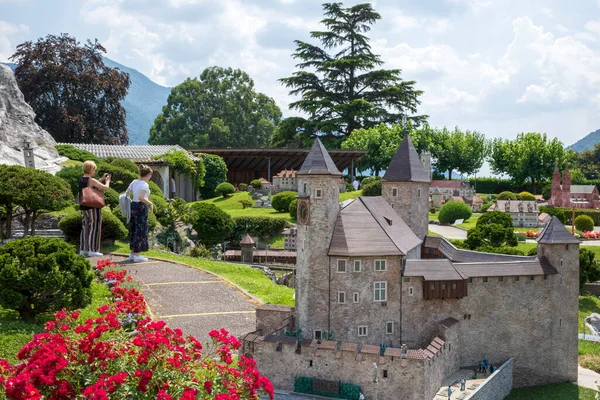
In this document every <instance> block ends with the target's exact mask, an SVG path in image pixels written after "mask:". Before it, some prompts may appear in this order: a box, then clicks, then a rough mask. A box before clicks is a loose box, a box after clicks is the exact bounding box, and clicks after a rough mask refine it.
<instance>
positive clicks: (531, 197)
mask: <svg viewBox="0 0 600 400" xmlns="http://www.w3.org/2000/svg"><path fill="white" fill-rule="evenodd" d="M519 200H533V201H535V196H534V195H533V194H531V193H529V192H521V193H519Z"/></svg>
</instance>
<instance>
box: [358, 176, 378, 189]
mask: <svg viewBox="0 0 600 400" xmlns="http://www.w3.org/2000/svg"><path fill="white" fill-rule="evenodd" d="M380 180H381V177H380V176H367V177H366V178H365V179H363V180H362V181H361V182H360V187H362V188H363V190H364V186H367V185H370V184H371V183H373V182H377V181H380Z"/></svg>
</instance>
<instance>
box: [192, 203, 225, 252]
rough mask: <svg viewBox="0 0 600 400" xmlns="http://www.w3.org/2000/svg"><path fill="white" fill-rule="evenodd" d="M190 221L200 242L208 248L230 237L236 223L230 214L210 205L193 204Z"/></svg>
mask: <svg viewBox="0 0 600 400" xmlns="http://www.w3.org/2000/svg"><path fill="white" fill-rule="evenodd" d="M190 220H191V223H192V227H193V228H194V230H195V231H196V233H197V234H198V239H199V240H200V242H202V243H204V244H206V245H208V246H211V245H215V244H217V243H220V242H221V241H223V240H224V239H225V238H227V237H229V235H231V232H232V231H233V229H234V227H235V222H234V221H233V219H231V217H230V216H229V214H227V213H226V212H225V211H223V210H221V209H220V208H218V207H217V206H215V205H214V204H209V203H194V204H192V206H191V210H190Z"/></svg>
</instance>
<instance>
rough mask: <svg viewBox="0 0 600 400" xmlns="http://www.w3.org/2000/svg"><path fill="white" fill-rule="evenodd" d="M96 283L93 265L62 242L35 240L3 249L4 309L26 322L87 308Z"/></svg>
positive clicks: (0, 300)
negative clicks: (38, 315)
mask: <svg viewBox="0 0 600 400" xmlns="http://www.w3.org/2000/svg"><path fill="white" fill-rule="evenodd" d="M92 279H93V273H92V269H91V267H90V264H89V263H88V262H87V261H86V260H85V259H84V258H83V257H79V256H77V255H75V248H74V246H72V245H69V244H67V243H65V242H64V241H63V240H61V239H56V238H44V237H40V236H34V237H30V238H25V239H19V240H15V241H12V242H8V243H6V244H4V245H3V246H2V247H0V305H2V307H6V308H11V309H14V310H16V311H17V312H18V313H19V315H20V316H21V318H23V319H25V320H32V319H33V318H34V317H35V315H37V314H40V313H43V312H48V311H58V310H60V309H61V308H63V307H65V308H68V309H75V308H80V307H85V306H86V305H87V304H88V303H89V302H90V301H91V289H90V286H91V283H92Z"/></svg>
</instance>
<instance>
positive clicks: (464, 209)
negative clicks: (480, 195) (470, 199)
mask: <svg viewBox="0 0 600 400" xmlns="http://www.w3.org/2000/svg"><path fill="white" fill-rule="evenodd" d="M471 215H473V211H472V210H471V207H469V206H468V205H467V204H465V203H462V202H460V201H451V202H449V203H446V204H444V205H443V206H442V208H440V212H439V214H438V220H439V221H440V222H441V223H442V224H453V223H454V221H456V220H457V219H464V220H467V219H469V218H471Z"/></svg>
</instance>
